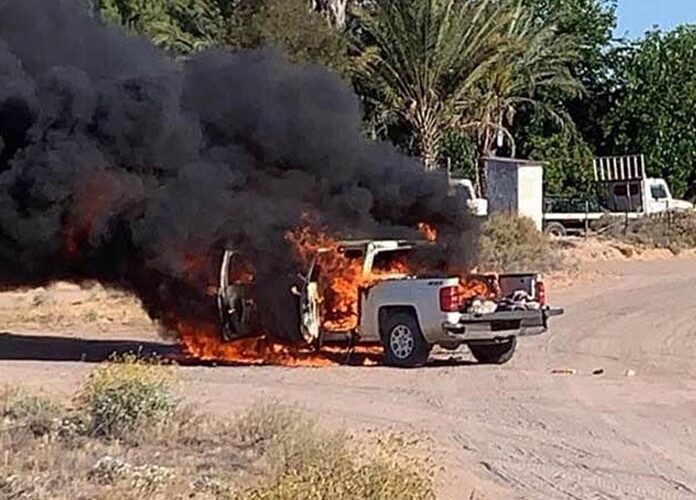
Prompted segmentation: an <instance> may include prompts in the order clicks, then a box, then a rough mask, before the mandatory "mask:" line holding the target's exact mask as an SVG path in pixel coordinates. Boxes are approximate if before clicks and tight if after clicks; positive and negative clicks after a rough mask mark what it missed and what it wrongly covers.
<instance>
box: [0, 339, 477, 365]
mask: <svg viewBox="0 0 696 500" xmlns="http://www.w3.org/2000/svg"><path fill="white" fill-rule="evenodd" d="M132 353H133V354H137V355H138V356H139V357H141V358H164V359H168V360H170V361H174V362H176V363H177V364H180V365H184V366H249V364H250V363H234V362H225V361H203V360H198V359H194V358H189V357H187V356H185V355H184V354H182V352H181V350H180V348H179V346H177V345H172V344H166V343H160V342H143V341H137V340H108V339H105V340H88V339H80V338H74V337H57V336H55V335H50V336H49V335H20V334H15V333H9V332H3V333H0V361H66V362H67V361H82V362H86V363H99V362H102V361H106V360H108V359H110V358H112V357H113V356H119V355H124V354H132ZM326 359H327V360H329V361H332V362H333V363H335V365H336V366H357V367H364V368H369V367H370V366H383V365H382V363H381V362H380V361H381V356H380V355H374V354H371V355H367V356H365V355H362V354H356V353H353V354H348V352H347V351H346V352H344V353H333V354H327V355H326ZM368 359H369V360H370V361H371V362H370V363H367V362H366V361H367V360H368ZM473 364H475V363H472V362H471V361H469V360H465V359H461V358H460V357H458V356H450V355H440V356H437V355H436V356H433V357H432V358H431V360H430V361H429V362H428V364H427V365H426V366H425V367H423V368H442V367H447V366H450V367H452V366H469V365H473Z"/></svg>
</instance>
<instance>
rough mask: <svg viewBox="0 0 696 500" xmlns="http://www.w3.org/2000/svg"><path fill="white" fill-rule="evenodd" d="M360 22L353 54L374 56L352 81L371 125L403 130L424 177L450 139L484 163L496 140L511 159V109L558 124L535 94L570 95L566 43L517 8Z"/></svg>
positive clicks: (416, 13) (440, 7)
mask: <svg viewBox="0 0 696 500" xmlns="http://www.w3.org/2000/svg"><path fill="white" fill-rule="evenodd" d="M359 20H360V23H361V30H359V31H358V33H359V34H360V37H359V39H358V41H357V42H356V44H357V45H359V46H360V47H362V50H363V51H372V54H373V55H374V56H375V57H374V62H373V64H368V66H367V71H366V72H365V74H364V75H362V78H360V77H359V78H357V80H358V83H357V84H358V88H359V89H361V91H363V92H364V93H366V94H367V95H369V96H370V97H371V100H372V101H373V102H374V101H376V102H377V104H376V105H372V106H371V107H370V108H369V111H370V112H371V121H372V122H378V123H381V124H382V125H383V126H384V127H385V128H386V129H392V130H393V129H394V128H396V129H397V130H399V131H400V132H402V131H403V130H406V131H407V132H408V134H409V135H410V137H411V140H410V141H409V142H410V145H411V148H410V149H411V150H412V152H414V153H416V154H418V155H419V156H420V157H421V159H422V160H423V162H424V164H425V165H426V166H427V167H428V168H432V167H434V166H436V165H437V163H438V159H439V158H438V156H439V154H440V152H441V150H442V149H445V148H446V147H443V145H442V144H441V143H442V142H443V141H446V140H447V139H446V138H445V134H448V133H451V132H452V131H458V132H466V133H467V134H470V135H471V136H472V137H473V138H474V139H475V140H476V143H477V147H478V155H479V156H483V155H488V154H492V153H493V152H494V150H495V142H496V140H497V139H498V137H499V136H500V135H501V134H502V136H503V137H506V138H507V142H508V144H510V145H512V147H513V149H514V144H515V141H514V140H512V136H511V134H510V133H509V126H510V125H511V124H512V122H513V119H514V116H515V114H516V111H517V109H518V108H519V107H522V106H530V107H533V108H535V109H539V110H541V111H544V112H546V113H548V114H549V115H550V116H553V117H559V118H560V114H559V113H557V112H556V110H555V109H554V107H553V106H552V105H551V103H549V102H541V101H537V100H536V99H535V96H536V94H537V92H541V91H543V90H544V89H558V90H559V91H560V90H563V91H566V92H571V93H572V92H576V91H577V88H578V87H577V84H576V81H575V80H574V78H573V77H572V75H571V74H570V72H569V70H568V64H569V62H570V61H572V60H573V58H574V57H575V51H574V45H573V40H572V39H571V38H569V37H566V36H563V35H559V34H558V33H557V31H556V30H555V28H554V26H553V24H552V23H551V22H540V21H539V19H538V18H537V17H535V16H534V15H533V13H532V12H531V11H529V10H528V9H526V8H524V7H523V6H521V5H520V4H519V3H518V2H514V1H511V0H510V1H504V2H496V1H492V0H472V1H468V2H459V1H456V0H431V1H427V2H405V1H403V0H388V1H384V2H378V3H377V5H376V6H375V7H374V8H373V9H372V10H368V13H367V14H363V15H362V16H361V17H360V18H359ZM384 135H386V136H388V137H393V136H394V135H397V136H399V135H400V134H393V133H390V132H387V133H386V134H384ZM402 142H407V141H402ZM479 174H480V177H482V176H483V172H482V171H479Z"/></svg>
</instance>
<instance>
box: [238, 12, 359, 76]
mask: <svg viewBox="0 0 696 500" xmlns="http://www.w3.org/2000/svg"><path fill="white" fill-rule="evenodd" d="M228 23H229V28H228V33H227V37H226V40H225V42H226V45H227V46H229V47H230V48H232V49H244V48H258V47H263V46H274V47H277V48H279V49H280V50H282V51H283V52H285V53H286V54H288V56H289V57H290V59H291V60H292V61H294V62H297V63H315V64H322V65H324V66H328V67H329V68H332V69H334V70H336V71H338V72H340V73H347V72H348V71H349V59H348V47H347V43H346V40H345V38H344V36H343V34H342V33H341V32H339V31H336V30H335V29H333V28H332V27H331V25H329V24H328V23H327V22H326V20H325V18H324V17H323V16H322V15H321V14H318V13H315V12H310V10H309V8H308V2H307V1H306V0H240V1H239V2H238V3H237V7H236V9H234V11H233V12H232V13H231V15H230V17H229V19H228Z"/></svg>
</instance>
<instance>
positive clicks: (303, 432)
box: [235, 406, 434, 500]
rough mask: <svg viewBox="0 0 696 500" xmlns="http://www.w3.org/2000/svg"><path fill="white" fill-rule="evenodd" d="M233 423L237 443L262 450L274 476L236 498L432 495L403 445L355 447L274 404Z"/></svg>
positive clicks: (424, 470) (421, 467)
mask: <svg viewBox="0 0 696 500" xmlns="http://www.w3.org/2000/svg"><path fill="white" fill-rule="evenodd" d="M236 427H237V429H238V432H239V438H240V441H241V442H242V443H246V444H247V445H249V446H253V447H254V448H255V449H256V450H257V451H262V452H263V458H264V461H265V462H266V463H267V464H268V467H269V468H270V470H271V471H272V473H271V474H269V476H270V477H272V478H275V479H273V480H271V481H270V482H266V484H263V485H261V486H259V487H257V488H253V489H249V490H246V491H244V492H242V493H240V494H239V495H237V496H236V497H235V498H236V499H238V500H291V499H293V500H294V499H298V500H304V499H307V500H309V499H315V498H332V499H339V500H340V499H346V500H348V499H353V498H360V499H375V500H377V499H388V498H402V499H407V500H408V499H414V500H416V499H430V498H434V493H433V489H432V481H431V478H430V474H429V472H430V471H429V469H428V467H427V466H426V465H425V464H424V463H423V462H422V461H420V460H417V459H415V458H411V455H410V454H409V453H404V451H405V450H404V445H403V443H399V445H398V446H396V447H392V448H390V447H388V446H386V445H381V446H375V447H374V448H372V447H370V449H365V448H357V447H356V446H355V445H354V444H353V443H351V442H350V441H349V439H348V437H347V436H346V435H344V434H341V433H332V432H325V431H321V430H319V429H317V427H316V425H315V423H314V422H313V421H311V420H309V419H308V418H307V417H305V416H303V415H302V414H300V413H299V412H297V411H294V410H290V409H286V408H282V407H275V406H262V407H257V408H255V409H252V410H251V411H250V412H249V413H247V414H246V415H245V416H243V417H242V418H241V419H240V420H239V422H238V425H237V426H236Z"/></svg>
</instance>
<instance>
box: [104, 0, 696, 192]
mask: <svg viewBox="0 0 696 500" xmlns="http://www.w3.org/2000/svg"><path fill="white" fill-rule="evenodd" d="M91 1H92V4H93V5H94V7H95V9H96V10H97V11H98V12H99V13H100V14H101V16H102V18H103V19H104V20H105V21H106V22H112V23H116V24H120V25H122V26H124V27H125V29H127V30H129V31H132V32H134V33H140V34H143V35H145V36H147V37H149V38H151V39H152V40H153V42H154V43H155V44H157V45H158V46H160V47H162V48H163V49H164V50H166V51H168V52H170V53H171V54H172V55H174V56H175V57H186V56H188V55H189V54H191V53H193V52H197V51H201V50H205V49H206V48H209V47H212V46H218V47H225V48H227V49H228V50H233V51H235V50H241V49H247V48H256V47H263V46H272V47H276V48H277V49H279V50H282V51H284V52H285V53H286V54H287V55H288V57H289V58H290V59H291V60H292V61H294V62H298V63H310V64H322V65H325V66H328V67H330V68H332V69H333V70H335V71H337V72H339V73H340V74H341V75H342V76H343V78H344V79H345V80H346V81H347V82H350V83H352V85H353V86H354V88H355V90H356V92H357V94H358V96H359V97H360V98H361V100H362V103H363V107H364V114H365V131H366V133H368V134H370V135H371V136H373V137H374V138H377V139H382V140H389V141H392V142H393V143H395V144H396V145H397V146H398V147H400V148H401V149H403V150H404V151H405V152H407V153H409V154H413V155H417V156H420V157H421V158H422V160H423V163H424V165H425V166H426V167H427V168H435V167H437V166H442V165H443V164H444V163H448V164H449V165H451V166H452V167H453V168H454V169H456V170H457V171H459V172H460V173H465V174H467V175H471V176H472V177H476V178H477V180H478V181H479V184H480V185H483V184H485V179H483V178H482V171H481V169H480V168H477V165H478V164H479V163H477V162H478V159H480V158H481V157H483V156H486V155H490V154H501V155H517V156H519V157H526V158H534V159H539V160H544V161H546V162H548V163H547V174H546V178H547V184H546V188H547V191H548V192H550V193H579V192H583V191H585V190H586V188H587V186H589V176H590V171H591V159H592V157H593V156H597V155H610V154H623V153H643V154H645V155H646V157H647V162H648V165H649V169H650V172H651V173H652V174H653V175H656V176H664V177H666V178H668V180H669V181H670V182H671V183H672V186H673V188H674V191H675V193H676V194H683V193H686V194H687V195H688V196H690V197H696V187H694V185H695V183H696V158H695V157H696V130H695V129H694V127H695V124H694V122H695V121H696V118H695V117H694V113H693V110H694V105H695V104H696V57H694V56H695V55H696V53H695V51H696V48H695V47H696V27H695V26H683V27H679V28H676V29H674V30H672V31H669V32H652V33H649V34H647V35H646V36H644V37H643V38H642V39H639V40H636V41H630V42H629V41H624V40H616V39H614V36H613V31H614V28H615V25H616V3H617V2H616V0H380V1H375V0H91ZM445 159H447V160H449V162H444V161H443V160H445Z"/></svg>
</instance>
